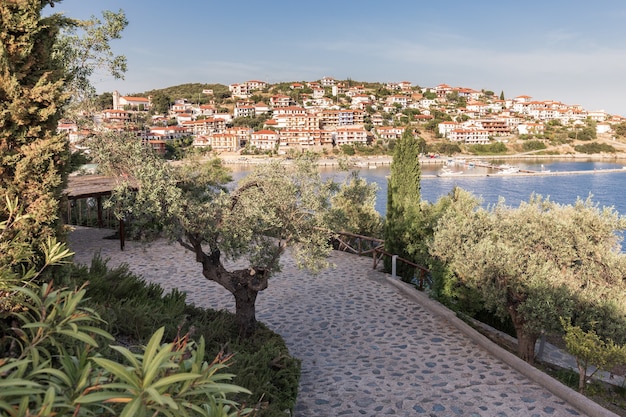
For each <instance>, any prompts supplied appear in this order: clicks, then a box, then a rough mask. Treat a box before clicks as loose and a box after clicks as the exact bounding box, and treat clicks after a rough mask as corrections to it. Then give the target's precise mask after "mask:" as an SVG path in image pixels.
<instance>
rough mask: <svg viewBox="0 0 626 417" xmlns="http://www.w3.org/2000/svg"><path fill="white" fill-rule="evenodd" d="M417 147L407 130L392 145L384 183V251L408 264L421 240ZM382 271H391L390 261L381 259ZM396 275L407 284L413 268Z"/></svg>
mask: <svg viewBox="0 0 626 417" xmlns="http://www.w3.org/2000/svg"><path fill="white" fill-rule="evenodd" d="M420 153H421V151H420V143H419V141H418V140H417V139H416V138H415V136H414V134H413V132H412V131H411V130H410V129H407V130H405V131H404V133H403V134H402V137H401V138H400V140H398V142H397V143H396V146H395V148H394V154H393V161H392V163H391V174H390V176H389V179H388V180H387V217H386V219H385V228H384V236H385V251H386V252H388V253H391V254H395V255H398V256H400V257H401V258H404V259H407V260H409V261H414V260H415V255H416V253H417V252H418V248H419V247H420V240H421V237H422V222H421V213H420V204H421V192H420V190H421V175H422V169H421V166H420V161H419V155H420ZM385 269H386V270H387V271H391V259H389V257H385ZM397 271H398V275H399V276H402V277H403V278H404V279H406V280H407V281H410V280H411V278H412V277H413V273H414V268H412V267H410V266H409V265H406V264H404V263H401V264H398V270H397Z"/></svg>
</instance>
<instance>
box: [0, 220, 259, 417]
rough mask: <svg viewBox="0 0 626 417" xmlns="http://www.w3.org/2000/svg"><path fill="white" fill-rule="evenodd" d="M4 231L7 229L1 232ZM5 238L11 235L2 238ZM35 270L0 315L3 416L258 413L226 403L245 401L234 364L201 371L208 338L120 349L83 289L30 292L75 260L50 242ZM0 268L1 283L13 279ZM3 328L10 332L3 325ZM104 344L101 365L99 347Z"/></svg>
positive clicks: (50, 287) (48, 287) (156, 340)
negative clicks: (46, 274)
mask: <svg viewBox="0 0 626 417" xmlns="http://www.w3.org/2000/svg"><path fill="white" fill-rule="evenodd" d="M4 226H6V224H4ZM3 230H7V229H6V228H5V229H3ZM44 255H45V263H44V265H43V267H42V268H41V269H37V268H35V267H31V268H28V269H26V268H25V269H23V270H22V273H21V274H18V275H21V278H22V280H21V282H20V285H15V286H13V287H11V289H10V290H9V291H8V292H7V293H6V294H5V296H7V297H14V298H17V299H19V307H18V308H14V309H12V310H11V311H10V312H7V311H5V312H3V314H2V316H1V318H2V321H3V323H4V325H3V326H2V332H1V333H0V376H1V377H2V378H0V415H6V416H16V417H17V416H55V417H60V416H118V415H119V416H132V417H142V416H149V415H164V416H171V417H177V416H206V417H209V416H210V417H236V416H242V415H250V414H251V413H254V411H255V410H254V409H253V408H245V409H244V408H240V407H239V405H238V404H237V402H235V401H234V400H233V399H229V398H228V397H227V396H228V395H229V394H248V395H249V394H250V392H249V391H248V390H246V389H245V388H242V387H239V386H237V385H234V384H232V383H231V380H232V378H233V375H232V374H228V373H225V372H224V369H225V368H226V367H227V366H228V362H229V361H230V359H231V358H232V357H233V355H224V354H223V353H222V352H220V353H219V354H218V355H216V356H215V357H214V359H213V360H212V361H211V362H207V361H206V360H205V357H206V356H207V352H206V348H205V342H204V338H203V337H200V338H199V341H198V342H195V341H194V340H193V339H191V338H190V337H189V333H186V334H183V335H181V334H180V333H179V334H178V335H177V337H176V338H174V339H173V340H171V341H170V342H168V343H162V340H163V335H164V331H165V329H164V328H163V327H161V328H159V329H157V330H156V331H155V332H153V333H152V334H151V335H150V336H149V337H148V339H149V340H148V342H147V344H137V345H134V346H132V348H128V347H124V346H119V345H117V344H116V343H115V341H114V338H113V336H112V335H111V334H110V333H108V332H107V331H106V330H104V329H103V328H102V327H101V325H102V324H103V321H102V319H101V318H100V316H99V315H98V313H97V312H96V311H95V310H94V309H92V308H91V307H90V306H89V303H88V302H87V301H86V298H85V297H86V293H87V291H86V288H87V287H88V285H87V283H85V284H83V285H80V286H77V287H75V288H74V289H68V288H62V287H58V286H55V285H54V284H53V283H52V282H44V283H41V284H40V285H32V284H29V282H31V281H34V280H36V279H37V278H38V277H39V276H40V275H41V274H42V272H43V270H44V269H46V268H49V267H50V266H53V265H59V264H62V263H63V262H64V261H66V260H67V258H68V257H69V256H71V254H70V252H69V251H67V249H66V248H65V245H63V244H59V243H57V242H56V241H55V239H54V238H50V239H49V243H48V245H47V247H46V249H45V250H44ZM15 275H16V274H15V272H13V271H12V269H11V268H10V267H9V266H7V265H3V266H1V267H0V280H1V281H3V282H4V281H6V280H7V279H12V278H14V276H15ZM7 324H8V325H7ZM106 344H108V345H109V351H108V352H115V355H108V357H107V355H106V353H107V351H106V350H105V349H102V346H104V345H106Z"/></svg>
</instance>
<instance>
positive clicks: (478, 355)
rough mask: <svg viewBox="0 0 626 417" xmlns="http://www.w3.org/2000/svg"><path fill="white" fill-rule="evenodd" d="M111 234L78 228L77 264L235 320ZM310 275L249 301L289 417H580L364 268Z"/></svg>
mask: <svg viewBox="0 0 626 417" xmlns="http://www.w3.org/2000/svg"><path fill="white" fill-rule="evenodd" d="M111 234H112V232H111V231H110V230H99V229H88V228H80V227H78V228H76V229H75V231H73V232H72V233H71V234H70V247H71V249H72V250H73V251H75V252H76V255H75V261H76V262H78V263H84V264H89V262H90V260H91V258H92V256H93V254H94V253H95V252H97V251H100V253H101V255H102V257H103V258H105V259H107V258H108V259H109V266H117V265H119V264H121V263H127V264H128V265H129V267H130V269H131V270H132V271H133V272H135V273H137V274H141V275H142V276H143V277H144V278H145V279H147V280H150V281H152V282H157V283H159V284H161V285H162V286H163V287H164V288H165V289H171V288H173V287H177V288H179V289H181V290H182V291H185V292H186V293H187V297H188V301H189V302H191V303H193V304H196V305H198V306H202V307H210V308H214V309H224V308H225V309H228V310H231V311H233V310H234V302H233V299H232V296H231V295H230V294H229V293H228V292H226V291H225V290H224V289H222V288H221V287H220V286H219V285H217V284H215V283H213V282H210V281H207V280H206V279H204V278H203V277H202V275H201V273H200V266H199V264H197V263H195V261H194V258H193V256H192V255H191V253H189V252H185V250H183V249H182V248H181V247H179V246H177V245H172V246H170V245H168V244H167V243H166V242H162V241H161V242H157V243H155V244H153V245H152V246H149V247H145V246H142V245H141V244H139V243H137V242H126V248H125V250H124V251H120V249H119V242H118V241H116V240H112V239H103V237H104V236H107V235H111ZM331 261H332V262H333V263H334V264H335V267H334V268H331V269H328V270H326V271H324V272H322V273H320V274H318V275H311V274H308V273H305V272H303V271H300V270H298V269H297V268H296V267H295V265H294V264H293V262H292V261H291V260H290V259H286V262H285V265H284V267H283V271H282V272H281V273H279V274H277V275H276V276H275V277H273V278H272V279H271V280H270V285H269V288H268V289H267V290H265V291H263V292H262V293H261V294H259V297H258V299H257V318H258V319H259V320H260V321H263V322H264V323H266V324H267V325H268V326H269V327H270V328H272V329H273V330H274V331H276V332H278V333H279V334H281V335H282V336H283V338H284V339H285V341H286V343H287V345H288V347H289V349H290V352H291V353H292V354H293V355H295V356H296V357H298V358H300V359H302V377H301V380H300V392H299V396H298V403H297V406H296V410H295V415H296V416H298V417H309V416H310V417H312V416H322V417H332V416H382V415H393V416H420V415H424V416H482V417H486V416H582V415H584V414H583V413H582V412H580V411H578V410H577V409H576V408H575V407H574V406H572V405H571V404H570V403H568V402H566V401H564V400H563V399H562V398H559V397H557V396H555V395H554V394H552V393H551V392H550V391H548V390H547V389H545V388H544V387H542V386H541V385H539V384H537V383H535V382H533V381H531V380H529V379H528V378H526V377H525V376H523V375H522V374H521V373H519V372H517V371H515V370H514V369H513V368H511V367H509V366H508V365H507V364H505V363H504V362H502V361H500V360H499V359H497V358H496V357H494V356H493V355H491V354H489V353H488V352H487V351H486V350H484V349H483V348H481V347H480V346H479V345H477V344H475V343H474V342H473V341H472V340H471V339H470V338H468V337H467V336H465V335H464V334H463V333H461V332H460V331H459V330H458V329H457V328H456V327H454V326H452V325H451V324H450V323H449V322H448V321H446V320H445V319H443V318H441V317H439V316H437V315H435V314H433V313H431V312H430V311H429V310H427V309H425V308H424V307H422V306H421V305H420V304H418V303H416V302H415V301H412V300H410V299H409V298H407V297H406V296H404V295H403V294H402V293H401V292H400V291H398V290H397V289H396V288H395V287H394V286H392V285H389V283H388V282H387V281H386V279H385V275H384V274H382V273H380V272H376V271H374V270H372V267H371V262H372V261H371V259H370V258H359V257H356V256H354V255H349V254H346V253H342V252H335V253H333V255H332V258H331Z"/></svg>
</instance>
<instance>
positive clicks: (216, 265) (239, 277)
mask: <svg viewBox="0 0 626 417" xmlns="http://www.w3.org/2000/svg"><path fill="white" fill-rule="evenodd" d="M187 238H188V239H189V242H190V243H191V244H190V245H189V244H187V243H185V242H183V241H181V240H179V243H180V244H181V245H182V246H183V247H185V248H186V249H189V250H191V251H193V252H195V254H196V261H197V262H200V263H201V264H202V275H203V276H204V277H205V278H206V279H208V280H211V281H215V282H217V283H218V284H220V285H221V286H222V287H224V288H226V289H227V290H228V291H229V292H230V293H231V294H232V295H233V296H234V297H235V318H236V320H237V326H238V329H239V336H240V337H242V338H248V337H250V336H252V335H253V334H254V331H255V330H256V323H257V321H256V297H257V294H258V293H259V291H263V290H264V289H266V288H267V284H268V283H267V279H268V275H269V274H268V273H267V271H265V270H262V269H259V270H256V269H253V268H248V269H239V270H235V271H228V270H227V269H226V268H224V265H222V261H221V253H220V251H219V249H214V250H213V251H212V252H211V253H209V254H207V253H205V252H204V250H203V249H202V245H201V240H200V239H198V238H195V237H194V236H189V235H188V236H187Z"/></svg>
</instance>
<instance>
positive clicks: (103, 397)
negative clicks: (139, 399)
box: [74, 391, 134, 404]
mask: <svg viewBox="0 0 626 417" xmlns="http://www.w3.org/2000/svg"><path fill="white" fill-rule="evenodd" d="M133 397H134V396H133V395H132V394H129V393H123V392H110V391H104V392H92V393H90V394H86V395H81V396H80V397H78V398H77V399H75V400H74V403H76V404H95V403H103V402H107V401H109V400H111V399H112V398H128V399H132V398H133Z"/></svg>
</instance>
